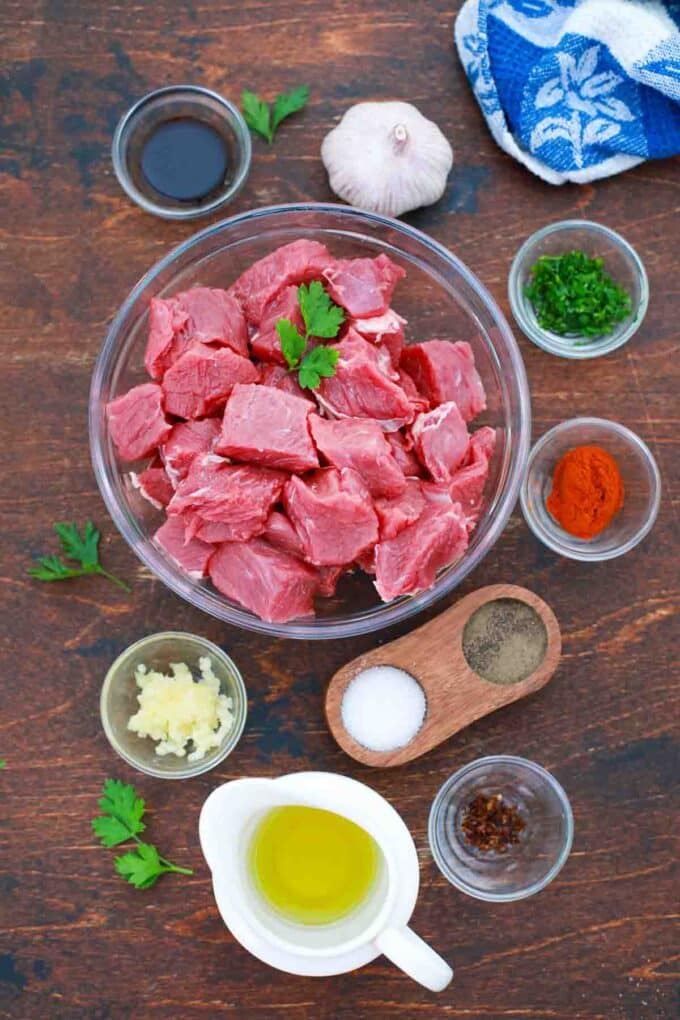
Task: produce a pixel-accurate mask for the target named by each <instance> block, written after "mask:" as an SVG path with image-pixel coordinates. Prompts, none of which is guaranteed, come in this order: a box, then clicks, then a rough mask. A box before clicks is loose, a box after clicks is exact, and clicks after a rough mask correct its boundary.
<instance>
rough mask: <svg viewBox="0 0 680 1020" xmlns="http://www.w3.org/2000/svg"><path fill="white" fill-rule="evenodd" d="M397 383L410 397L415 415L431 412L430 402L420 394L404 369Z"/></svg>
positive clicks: (401, 370)
mask: <svg viewBox="0 0 680 1020" xmlns="http://www.w3.org/2000/svg"><path fill="white" fill-rule="evenodd" d="M396 381H397V382H398V383H399V385H400V386H401V388H402V390H403V391H404V393H405V394H406V396H407V397H408V399H409V401H410V403H411V407H412V408H413V413H414V414H422V412H423V411H429V410H430V401H429V400H428V399H427V397H426V396H425V395H424V394H423V393H421V392H420V390H419V389H418V387H417V386H416V384H415V383H414V381H413V379H412V378H411V376H410V375H409V374H408V372H406V371H405V370H404V369H403V368H399V371H398V373H397V379H396Z"/></svg>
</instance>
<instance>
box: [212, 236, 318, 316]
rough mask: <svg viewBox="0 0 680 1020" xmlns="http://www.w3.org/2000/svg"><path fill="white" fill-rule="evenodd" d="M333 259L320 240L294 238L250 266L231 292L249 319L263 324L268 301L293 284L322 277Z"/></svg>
mask: <svg viewBox="0 0 680 1020" xmlns="http://www.w3.org/2000/svg"><path fill="white" fill-rule="evenodd" d="M330 261H331V258H330V255H329V254H328V249H327V248H326V247H325V246H324V245H323V244H319V242H318V241H307V240H305V239H304V238H302V239H300V240H299V241H291V243H290V244H284V245H283V247H282V248H277V249H276V251H273V252H271V253H270V254H269V255H265V257H264V258H263V259H260V260H259V262H255V263H254V264H253V265H252V266H250V268H249V269H246V271H245V273H242V274H241V276H239V278H238V280H237V281H236V283H235V284H234V285H233V287H232V288H231V291H232V293H233V294H234V296H235V297H236V298H237V300H238V301H239V302H240V303H241V307H242V308H243V310H244V311H245V313H246V318H247V319H248V321H249V322H252V323H253V324H254V325H256V326H259V324H260V322H261V321H262V316H263V315H264V310H265V307H266V305H267V302H268V301H270V300H271V299H272V298H273V297H274V295H275V294H278V292H279V291H280V290H283V288H284V287H288V286H290V285H291V284H300V283H307V282H308V281H309V280H320V279H321V274H322V273H323V270H324V269H325V268H326V266H327V265H328V264H329V262H330Z"/></svg>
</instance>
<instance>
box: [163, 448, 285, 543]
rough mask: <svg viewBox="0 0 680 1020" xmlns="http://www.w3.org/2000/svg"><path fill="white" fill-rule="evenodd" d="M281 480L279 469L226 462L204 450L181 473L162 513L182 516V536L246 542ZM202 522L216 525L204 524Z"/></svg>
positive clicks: (280, 486)
mask: <svg viewBox="0 0 680 1020" xmlns="http://www.w3.org/2000/svg"><path fill="white" fill-rule="evenodd" d="M285 480H286V476H285V474H283V472H281V471H271V470H269V469H268V468H260V467H252V466H251V465H247V464H229V463H228V462H227V461H225V460H222V459H221V458H219V457H216V456H215V455H214V454H207V455H204V456H201V457H197V458H196V460H195V461H194V462H193V464H192V465H191V468H190V470H189V474H188V475H187V477H186V478H185V479H184V480H183V481H181V482H180V483H179V485H178V487H177V491H176V492H175V495H174V496H173V498H172V500H171V501H170V504H169V505H168V514H169V515H170V516H176V515H178V514H181V515H182V516H184V518H185V520H186V523H187V528H186V534H187V537H188V538H191V537H193V536H198V537H199V538H202V539H203V540H204V541H225V540H227V539H228V540H229V541H235V542H240V541H246V540H247V539H249V538H252V537H253V536H254V535H257V534H259V533H260V532H261V531H263V529H264V526H265V522H266V520H267V517H268V516H269V511H270V510H271V509H272V507H273V505H274V503H276V502H277V500H278V499H279V498H280V497H281V493H282V491H283V485H284V482H285ZM208 524H215V525H218V524H219V525H220V526H221V527H220V528H217V527H215V528H208V527H207V525H208ZM204 525H205V526H206V527H205V530H204V529H203V526H204Z"/></svg>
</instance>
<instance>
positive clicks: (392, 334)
mask: <svg viewBox="0 0 680 1020" xmlns="http://www.w3.org/2000/svg"><path fill="white" fill-rule="evenodd" d="M405 325H406V319H402V317H401V315H397V313H396V312H395V311H394V309H392V308H388V309H387V311H386V312H385V314H384V315H373V316H371V317H369V318H367V319H355V320H354V321H353V322H352V326H353V328H354V329H355V330H356V331H357V333H359V335H360V336H362V337H363V338H364V340H369V341H370V342H371V343H373V344H379V345H380V346H382V347H384V348H385V349H386V350H388V351H389V354H390V358H391V359H392V364H393V365H394V366H395V368H396V367H397V366H398V365H399V360H400V358H401V352H402V351H403V349H404V326H405Z"/></svg>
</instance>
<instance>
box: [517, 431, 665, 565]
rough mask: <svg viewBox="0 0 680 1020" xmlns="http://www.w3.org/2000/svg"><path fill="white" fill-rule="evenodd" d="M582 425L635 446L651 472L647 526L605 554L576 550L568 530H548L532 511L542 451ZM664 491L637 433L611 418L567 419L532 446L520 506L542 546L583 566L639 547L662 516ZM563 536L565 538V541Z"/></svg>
mask: <svg viewBox="0 0 680 1020" xmlns="http://www.w3.org/2000/svg"><path fill="white" fill-rule="evenodd" d="M583 425H585V426H593V425H596V426H600V427H603V428H604V429H605V430H606V431H609V432H612V433H614V434H615V435H617V436H619V437H620V438H621V439H623V440H624V441H625V442H626V443H628V445H629V446H632V447H634V448H635V449H636V450H637V451H638V452H639V453H640V454H641V455H642V458H643V460H644V461H645V463H646V464H647V466H648V467H649V469H650V474H651V477H652V497H651V499H652V505H651V509H650V511H649V513H648V514H647V517H646V518H645V521H644V523H643V524H642V525H641V527H640V528H638V530H637V531H636V532H635V534H634V535H631V537H630V538H629V539H628V541H627V542H624V543H623V544H622V545H620V546H616V547H615V548H614V549H610V550H608V551H606V552H602V551H598V550H597V548H595V547H589V548H581V547H578V548H576V547H575V546H573V545H572V544H571V537H570V536H569V535H568V534H567V532H566V531H563V529H562V528H560V527H559V525H558V524H555V530H554V532H553V531H552V530H550V531H548V530H547V529H546V528H544V527H543V525H542V524H541V522H540V521H539V520H538V518H537V517H536V515H535V514H534V513H533V512H532V511H531V510H530V508H529V477H530V475H531V470H532V467H533V464H534V462H535V460H536V457H537V456H538V454H539V453H540V452H541V450H543V449H544V447H545V446H547V445H548V443H549V442H550V441H551V440H552V439H554V437H555V436H557V435H561V434H563V433H566V432H569V431H571V429H573V428H576V427H579V426H583ZM661 488H662V486H661V473H660V472H659V466H658V464H657V463H656V460H655V459H654V456H653V454H652V451H651V450H650V449H649V447H648V446H647V444H646V443H645V441H644V440H643V439H640V437H639V436H638V435H637V433H635V432H633V431H632V429H629V428H627V426H625V425H621V424H620V423H619V422H616V421H610V419H608V418H594V417H582V418H568V419H567V420H566V421H562V422H559V424H557V425H553V427H552V428H551V429H548V431H547V432H545V433H544V434H543V435H542V436H541V437H540V439H538V440H537V441H536V442H535V443H534V445H533V446H532V448H531V452H530V453H529V458H528V460H527V466H526V472H525V475H524V481H523V482H522V488H521V491H520V506H521V507H522V513H523V515H524V519H525V521H526V522H527V524H528V525H529V527H530V529H531V531H532V532H533V533H534V535H535V536H536V538H538V539H539V540H540V541H541V542H543V544H544V545H546V546H547V547H548V548H549V549H552V551H553V552H556V553H558V554H559V555H560V556H565V557H566V558H567V559H571V560H578V561H580V562H581V563H604V562H606V560H613V559H616V558H617V557H618V556H623V555H624V554H625V553H627V552H630V550H631V549H634V548H635V546H636V545H639V543H640V542H642V540H643V539H644V538H646V537H647V535H648V534H649V532H650V531H651V530H652V528H653V527H654V523H655V521H656V518H657V517H658V514H659V509H660V507H661ZM562 535H564V536H565V537H564V538H562V537H561V536H562Z"/></svg>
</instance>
